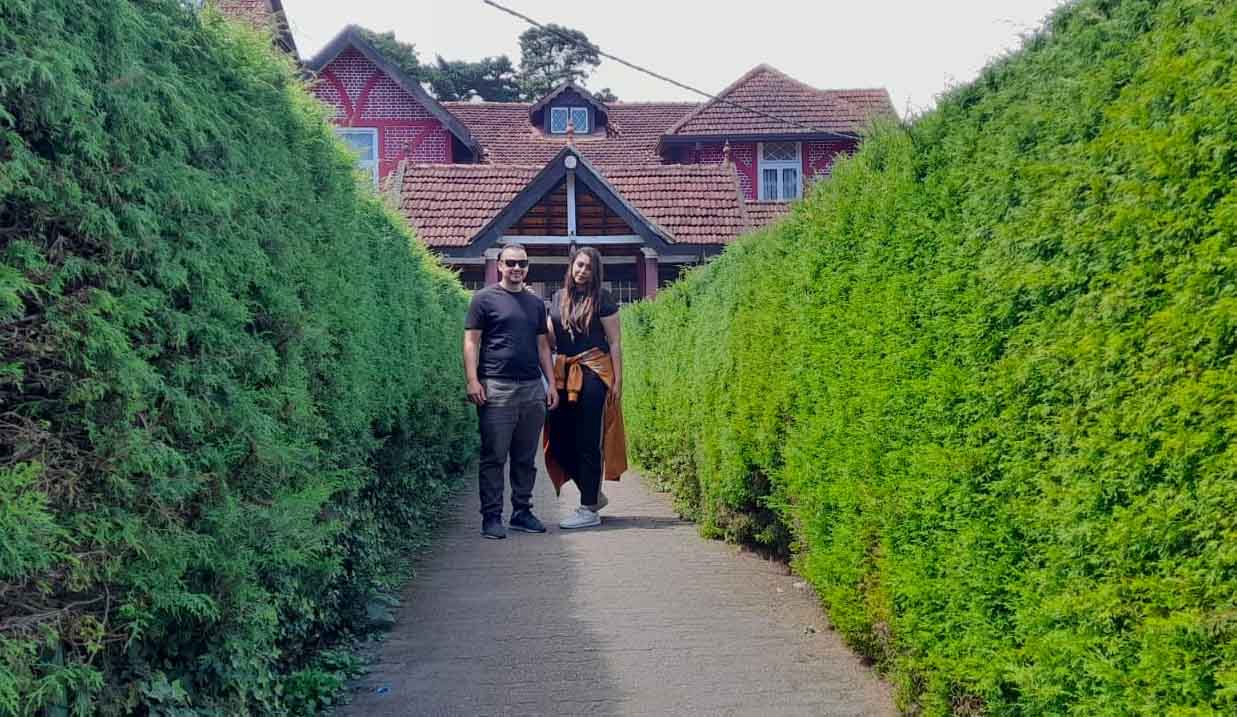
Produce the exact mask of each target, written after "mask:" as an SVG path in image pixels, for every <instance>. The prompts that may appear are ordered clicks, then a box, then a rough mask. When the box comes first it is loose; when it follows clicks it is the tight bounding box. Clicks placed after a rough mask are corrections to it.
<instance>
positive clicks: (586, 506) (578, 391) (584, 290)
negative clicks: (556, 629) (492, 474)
mask: <svg viewBox="0 0 1237 717" xmlns="http://www.w3.org/2000/svg"><path fill="white" fill-rule="evenodd" d="M602 281H603V276H602V265H601V254H600V253H598V251H597V250H596V249H594V248H592V247H582V248H580V249H577V250H575V251H574V252H573V253H572V255H571V260H570V261H569V262H568V263H567V274H566V276H564V277H563V288H562V289H559V290H558V291H556V292H554V297H553V298H552V299H550V311H549V317H548V319H547V320H548V322H549V329H550V333H551V335H553V337H554V343H555V348H556V351H557V352H558V355H557V357H556V358H555V361H554V380H555V384H556V385H557V387H558V391H559V404H558V408H557V409H555V410H554V411H551V412H550V415H549V417H548V418H547V419H546V422H547V425H546V431H545V434H544V439H543V447H544V449H545V459H546V461H545V462H546V469H547V470H548V472H549V473H550V479H551V480H552V481H553V482H554V489H555V490H556V491H557V490H558V489H559V488H561V487H562V484H563V483H565V482H567V481H568V480H573V481H575V483H576V487H578V488H579V489H580V507H579V508H577V509H576V511H575V513H573V514H572V515H570V516H568V517H567V518H566V519H564V520H563V521H562V522H560V523H559V524H558V525H559V527H560V528H564V529H568V530H570V529H575V528H589V527H592V526H595V525H600V524H601V516H599V515H598V514H597V512H598V511H599V510H601V509H602V508H604V507H605V505H606V503H608V502H609V501H608V500H607V499H606V496H605V494H604V493H602V492H601V479H602V476H603V474H604V476H605V477H606V478H607V479H608V480H618V478H619V475H620V474H622V472H623V471H624V470H626V469H627V446H626V439H625V438H624V435H623V415H622V408H621V405H622V404H621V398H622V395H623V351H622V344H621V334H620V330H619V316H618V305H617V304H616V303H615V302H614V299H613V298H612V297H611V296H610V292H608V291H606V290H605V289H603V288H601V284H602Z"/></svg>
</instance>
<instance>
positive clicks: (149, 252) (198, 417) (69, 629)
mask: <svg viewBox="0 0 1237 717" xmlns="http://www.w3.org/2000/svg"><path fill="white" fill-rule="evenodd" d="M10 4H11V3H10ZM6 8H7V5H6ZM3 14H4V19H3V20H0V48H3V49H4V52H2V53H0V57H2V58H3V59H0V63H4V65H5V66H6V67H12V68H14V70H15V71H14V72H13V73H5V75H4V79H3V80H0V110H2V113H0V133H3V134H0V142H3V144H0V163H2V167H3V171H2V172H0V189H3V190H4V191H3V193H2V197H3V198H2V199H0V242H3V244H2V245H0V349H2V351H3V357H4V359H3V362H0V404H2V405H3V406H4V409H3V411H0V414H2V415H0V537H3V546H2V547H0V558H2V560H0V713H4V714H7V713H9V712H13V713H16V714H34V713H37V712H39V711H41V710H43V709H44V708H54V707H56V706H57V705H60V706H69V707H74V708H76V707H75V706H77V705H81V706H82V707H81V710H80V711H81V713H83V714H94V713H102V714H132V713H137V712H143V711H151V712H152V713H154V712H158V713H160V714H184V715H193V714H196V715H207V714H247V713H253V714H259V713H260V714H287V713H294V712H296V711H297V710H300V711H302V712H305V711H308V710H311V709H314V708H316V707H320V706H322V705H323V704H326V702H328V701H329V694H328V693H329V692H330V691H331V690H332V689H335V688H336V687H338V685H339V684H340V683H341V681H340V679H338V678H337V677H336V676H334V675H333V674H331V675H327V676H326V677H324V676H323V675H326V673H327V672H329V671H325V672H323V674H319V673H317V672H315V669H317V668H315V667H314V664H315V659H316V658H315V654H316V653H317V652H318V651H320V650H323V649H325V648H330V647H331V646H335V645H342V646H346V645H347V643H348V641H349V640H350V639H351V638H352V637H353V636H355V635H357V634H358V633H359V632H361V631H362V630H363V629H364V607H365V604H366V602H367V601H368V599H369V597H370V596H371V595H372V594H373V593H374V592H376V591H378V590H380V589H381V588H383V587H385V586H386V585H388V584H389V583H391V582H393V581H394V580H396V578H397V576H398V574H399V572H400V569H401V568H400V566H401V565H402V564H403V561H404V559H405V557H406V556H405V553H406V552H407V551H410V550H416V549H420V548H421V547H422V546H423V545H424V542H425V540H426V534H427V533H428V532H429V531H430V529H431V527H432V523H433V521H432V516H434V515H437V513H438V510H437V508H438V507H439V506H440V505H441V503H442V501H443V500H444V499H445V498H446V497H447V495H448V494H449V492H450V490H451V489H452V487H453V486H454V484H455V478H456V477H458V475H459V474H460V471H461V469H462V466H463V463H464V459H465V458H466V457H467V456H468V455H470V453H471V451H472V448H473V446H474V445H475V441H476V437H475V428H474V425H473V423H472V421H471V420H470V415H469V413H468V411H467V410H466V404H465V403H464V402H462V401H460V400H458V397H459V396H460V395H461V393H460V390H461V386H460V385H459V383H460V382H461V381H462V377H461V376H460V373H459V371H458V365H457V364H458V361H457V353H458V352H457V345H458V332H459V321H460V318H461V315H462V313H463V310H464V305H465V296H464V293H463V292H462V290H461V289H460V287H459V284H458V282H457V281H456V280H455V279H454V277H453V276H451V275H450V274H449V273H448V272H447V271H446V270H445V269H443V268H442V267H441V266H439V265H438V264H437V263H436V262H435V260H433V259H432V258H431V257H430V255H429V254H428V253H427V252H426V251H425V250H424V248H423V247H420V246H419V245H417V244H416V242H415V241H414V239H413V238H412V237H411V236H410V234H409V233H408V231H407V229H406V224H405V222H404V221H403V220H402V219H401V218H400V217H398V216H396V215H395V214H393V213H392V212H391V210H390V209H389V208H387V207H385V206H384V205H383V204H382V202H381V201H380V200H379V198H377V197H375V196H373V194H372V191H371V190H369V189H368V188H365V187H360V186H358V185H357V183H356V182H355V178H354V175H353V172H352V164H351V162H350V160H349V159H348V155H347V153H346V152H345V151H343V150H342V149H341V148H340V147H339V146H338V144H337V142H336V140H335V138H334V135H333V133H332V131H331V128H330V126H329V125H328V123H327V122H326V120H325V113H324V112H323V111H322V109H321V108H320V107H319V106H317V105H316V104H315V102H314V101H313V100H312V99H311V98H309V97H308V96H307V95H306V94H305V93H304V92H303V91H302V89H301V86H300V83H299V80H298V79H297V77H296V75H295V70H294V68H292V67H291V66H290V65H289V63H287V62H286V60H285V59H283V58H278V57H275V56H274V54H273V53H272V51H271V48H270V46H269V42H268V40H267V39H266V38H262V37H258V36H257V35H256V34H248V33H245V32H243V31H241V30H238V29H237V28H234V27H232V26H231V25H229V24H227V23H224V22H223V21H221V20H220V19H219V18H218V17H216V16H214V15H213V14H210V13H204V14H196V13H193V12H191V11H190V10H189V8H188V7H186V5H185V4H184V3H182V2H179V1H178V0H158V1H156V2H144V3H140V7H139V4H134V3H132V2H129V1H128V0H105V1H104V2H101V3H92V4H89V5H88V6H83V5H82V4H81V3H75V2H70V1H68V0H49V1H48V2H40V3H36V4H25V5H22V12H19V13H13V14H9V13H8V12H7V11H6V13H3ZM36 463H37V466H38V467H37V468H36V467H35V465H36ZM54 655H59V658H57V659H52V656H54ZM298 675H299V676H298ZM285 685H286V686H287V689H285Z"/></svg>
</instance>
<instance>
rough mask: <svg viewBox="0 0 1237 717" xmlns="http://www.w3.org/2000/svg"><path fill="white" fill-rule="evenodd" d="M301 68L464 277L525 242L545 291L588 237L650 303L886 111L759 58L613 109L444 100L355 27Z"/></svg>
mask: <svg viewBox="0 0 1237 717" xmlns="http://www.w3.org/2000/svg"><path fill="white" fill-rule="evenodd" d="M222 1H223V0H221V2H222ZM230 1H231V2H236V3H243V2H248V3H263V2H270V3H272V4H273V5H274V6H277V5H278V0H230ZM304 65H305V67H306V69H307V70H308V71H309V72H311V73H312V74H313V75H314V82H313V85H312V87H313V91H314V92H315V94H317V96H318V97H319V98H320V99H321V100H322V101H323V102H325V103H326V104H328V105H329V106H331V107H332V108H334V111H335V121H336V123H337V124H338V126H339V129H338V132H339V133H340V136H341V137H342V138H343V139H344V140H345V141H347V142H348V143H349V144H350V145H351V146H352V147H353V148H354V149H355V150H356V151H357V155H358V162H359V164H360V166H361V167H362V168H363V169H364V170H365V171H367V172H368V173H369V174H370V176H371V177H372V178H373V181H374V183H375V186H382V187H383V189H384V191H387V192H389V193H390V194H391V195H392V196H393V197H394V198H395V200H396V201H397V202H398V205H399V208H400V211H401V212H402V213H403V215H404V216H405V217H407V219H408V221H409V223H410V224H411V225H412V227H413V228H414V230H415V231H416V234H417V236H418V237H419V238H420V239H421V240H422V241H424V242H425V243H426V244H427V245H428V246H429V247H430V248H431V249H433V250H435V251H436V252H437V253H439V254H440V255H441V256H442V258H443V260H444V261H445V262H446V263H447V264H448V265H451V266H454V267H456V268H457V269H458V270H459V271H460V275H461V278H462V280H463V281H464V283H465V285H467V286H473V287H477V286H481V285H484V284H485V283H489V282H492V281H496V280H497V267H496V261H495V260H496V257H497V254H498V251H499V250H500V248H501V247H502V245H503V244H504V243H506V242H511V241H519V242H520V243H522V244H524V245H525V246H526V247H527V248H528V251H529V253H530V254H531V255H532V257H533V267H532V271H531V275H530V281H531V282H532V283H533V284H534V285H535V287H536V288H537V289H538V290H540V291H544V292H547V294H548V292H550V291H552V290H553V288H555V286H556V285H557V284H559V283H560V282H561V280H562V275H563V273H564V270H565V265H566V261H567V259H566V256H567V252H568V249H569V247H570V246H572V245H592V246H596V247H597V248H598V249H599V250H600V251H601V252H602V255H603V256H604V257H605V262H606V267H605V271H606V278H607V280H608V283H609V284H610V285H611V289H612V291H614V292H615V294H616V295H617V296H618V297H619V298H620V299H621V300H624V301H626V300H632V299H635V298H640V297H646V296H652V295H653V294H654V293H656V290H657V288H658V286H661V285H663V284H665V283H666V282H667V281H670V280H673V279H674V278H675V277H676V276H677V275H678V273H679V271H680V270H681V269H682V267H684V266H685V265H692V264H696V263H698V262H700V261H703V260H704V259H705V258H707V257H708V256H710V255H713V254H716V253H718V252H719V251H721V250H722V248H723V247H725V246H726V244H728V243H730V242H731V241H733V240H734V239H735V238H737V237H738V236H740V235H741V234H744V233H746V232H748V231H751V230H753V229H756V228H759V227H761V226H764V225H765V224H767V223H769V222H770V221H773V220H774V219H775V218H776V217H778V216H779V215H780V214H781V213H783V212H784V211H785V210H786V207H787V204H788V202H790V201H793V200H794V199H796V198H798V197H800V196H802V195H803V191H804V188H805V186H806V185H808V184H810V182H812V181H813V180H815V179H817V178H820V177H823V176H827V175H828V173H829V170H830V167H831V165H832V163H833V160H834V159H835V158H836V157H837V156H838V155H839V154H842V153H846V152H851V151H853V150H854V149H855V148H856V146H857V145H858V143H859V141H860V138H861V136H862V133H863V131H864V128H865V127H866V126H867V124H868V123H869V122H870V121H871V120H873V119H876V118H882V117H884V118H890V119H896V115H895V113H894V110H893V106H892V104H891V102H890V100H889V95H888V93H887V92H886V91H885V90H883V89H864V90H820V89H816V88H813V87H810V86H808V85H805V84H803V83H801V82H798V81H796V80H794V79H792V78H790V77H787V76H786V75H784V74H782V73H781V72H778V71H777V70H775V69H773V68H771V67H769V66H767V65H759V66H757V67H755V68H753V69H752V70H751V71H749V72H748V73H746V74H745V75H743V76H742V77H740V78H739V79H738V80H736V81H735V82H734V83H733V84H732V85H730V86H729V87H727V88H726V89H725V90H723V91H722V92H721V93H720V94H719V95H718V99H716V100H709V101H706V102H703V103H685V102H660V103H653V102H615V103H609V104H607V103H603V102H600V101H598V100H597V98H595V97H593V96H592V95H591V94H589V93H588V92H587V91H586V90H585V89H583V88H581V87H578V86H575V85H572V84H565V85H562V86H560V87H558V88H556V89H555V90H553V91H552V92H550V93H549V94H548V95H546V96H545V97H542V98H540V99H539V100H538V101H536V102H531V103H493V102H438V101H436V100H435V99H434V98H433V97H431V96H430V95H429V94H428V93H427V92H426V91H425V90H424V89H423V88H422V87H421V85H420V83H418V82H417V81H416V80H415V79H413V78H410V77H408V76H406V75H405V74H404V73H403V72H402V71H401V70H400V69H399V68H398V67H397V66H395V65H394V64H392V63H390V62H389V61H387V60H386V59H385V58H384V57H383V56H382V55H381V53H380V52H378V51H377V50H376V49H375V48H374V46H373V45H372V44H371V43H370V42H369V41H368V40H367V39H366V38H365V36H364V34H363V33H362V32H361V30H360V28H357V27H354V26H350V27H348V28H345V29H344V30H343V31H342V32H340V33H339V35H337V36H336V37H335V38H334V39H333V40H332V41H331V42H330V43H329V44H328V45H327V46H326V47H325V48H323V50H322V51H321V52H319V53H318V54H317V55H316V56H315V57H313V58H312V59H309V60H307V61H305V63H304ZM731 103H734V104H731ZM753 110H754V111H753Z"/></svg>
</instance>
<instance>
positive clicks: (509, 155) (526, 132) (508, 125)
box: [442, 102, 697, 167]
mask: <svg viewBox="0 0 1237 717" xmlns="http://www.w3.org/2000/svg"><path fill="white" fill-rule="evenodd" d="M442 106H443V107H445V108H446V109H447V111H448V112H450V113H451V114H453V115H455V117H457V118H459V120H460V122H461V123H463V124H464V126H465V127H467V128H468V131H469V132H470V133H471V134H472V136H473V138H474V139H476V140H477V141H478V142H479V143H480V144H481V146H482V147H484V148H485V155H484V158H483V161H485V162H486V163H489V164H545V163H546V162H548V161H550V160H551V159H553V157H554V155H556V154H558V152H559V150H561V149H562V148H563V147H564V146H565V145H566V144H567V138H566V137H559V136H555V137H547V136H546V135H545V134H543V133H542V132H541V131H540V130H538V129H537V128H536V127H533V126H532V125H531V124H530V123H529V120H528V113H529V109H530V108H531V107H532V105H531V104H528V103H524V102H443V103H442ZM695 107H697V105H696V104H694V103H690V102H648V103H645V102H615V103H613V104H611V105H608V107H607V109H608V119H609V131H607V132H605V133H600V132H598V133H596V134H590V135H580V134H577V135H576V136H575V145H576V149H578V150H579V151H580V154H582V155H583V156H584V157H585V158H586V159H588V161H590V162H592V163H593V164H595V165H597V166H599V167H600V166H607V165H616V164H660V163H661V161H662V159H661V157H660V156H659V155H658V154H657V142H658V140H660V139H661V136H662V135H663V134H664V133H665V132H666V130H667V129H668V128H669V127H670V126H671V125H673V124H674V123H675V122H677V121H679V120H680V119H682V118H683V117H684V116H685V115H687V113H688V112H690V111H692V110H693V109H694V108H695Z"/></svg>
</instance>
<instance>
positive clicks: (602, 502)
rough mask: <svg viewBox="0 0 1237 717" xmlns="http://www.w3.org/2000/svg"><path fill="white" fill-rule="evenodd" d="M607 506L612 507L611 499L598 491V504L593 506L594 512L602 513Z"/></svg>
mask: <svg viewBox="0 0 1237 717" xmlns="http://www.w3.org/2000/svg"><path fill="white" fill-rule="evenodd" d="M607 505H610V499H609V498H607V497H606V494H605V493H603V492H601V491H597V504H596V505H594V506H592V511H593V512H594V513H600V512H601V509H602V508H604V507H606V506H607Z"/></svg>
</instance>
